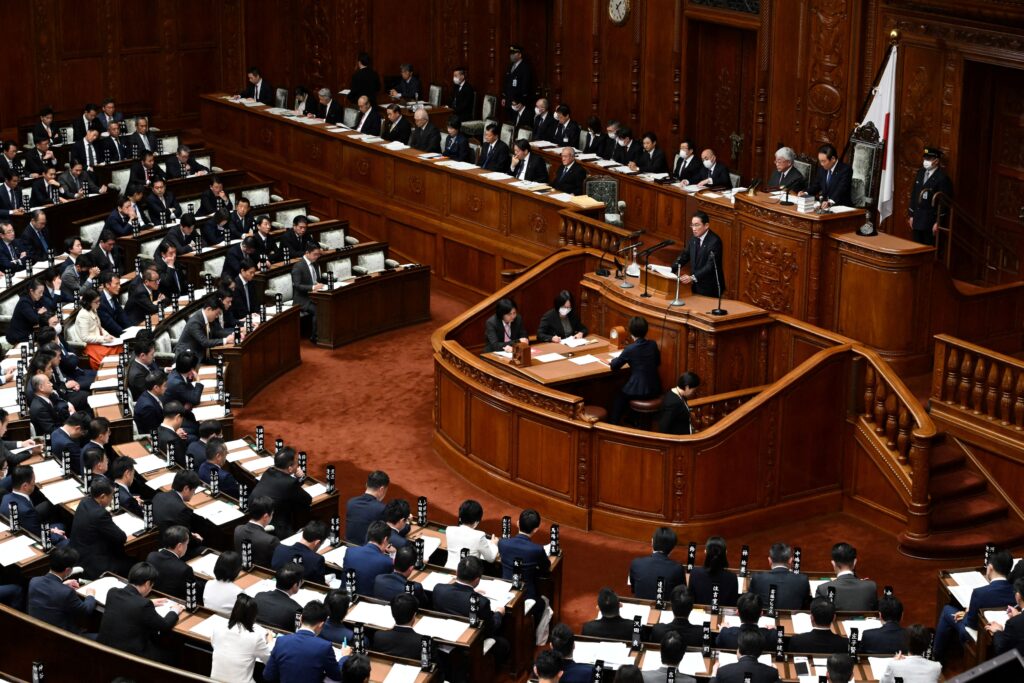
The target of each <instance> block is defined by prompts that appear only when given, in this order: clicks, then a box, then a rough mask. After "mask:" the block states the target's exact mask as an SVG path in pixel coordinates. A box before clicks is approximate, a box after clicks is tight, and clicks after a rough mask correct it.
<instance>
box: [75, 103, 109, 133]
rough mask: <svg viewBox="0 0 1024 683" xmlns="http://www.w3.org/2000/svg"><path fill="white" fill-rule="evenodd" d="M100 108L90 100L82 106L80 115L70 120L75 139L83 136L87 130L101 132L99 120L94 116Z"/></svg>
mask: <svg viewBox="0 0 1024 683" xmlns="http://www.w3.org/2000/svg"><path fill="white" fill-rule="evenodd" d="M99 112H100V108H99V107H97V106H96V105H95V104H93V103H92V102H90V103H88V104H86V105H85V106H84V107H83V108H82V115H81V116H80V117H79V118H77V119H75V120H74V121H73V122H72V125H71V128H72V130H73V131H74V134H75V140H76V141H77V140H81V139H82V138H84V137H85V135H86V133H88V132H89V131H96V132H97V133H102V132H103V130H102V129H101V128H100V123H99V121H97V120H96V117H97V116H98V115H99Z"/></svg>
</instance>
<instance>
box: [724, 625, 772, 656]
mask: <svg viewBox="0 0 1024 683" xmlns="http://www.w3.org/2000/svg"><path fill="white" fill-rule="evenodd" d="M744 631H759V632H760V633H761V637H762V638H764V649H765V652H773V651H774V650H775V643H776V641H777V639H778V635H777V634H776V632H775V629H774V628H760V627H758V625H757V624H740V625H739V626H729V627H727V628H723V629H722V630H720V631H719V632H718V638H717V639H716V640H715V647H716V648H718V649H719V650H735V649H736V647H737V646H738V644H739V639H740V633H743V632H744Z"/></svg>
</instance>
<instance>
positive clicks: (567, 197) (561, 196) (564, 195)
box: [548, 192, 572, 202]
mask: <svg viewBox="0 0 1024 683" xmlns="http://www.w3.org/2000/svg"><path fill="white" fill-rule="evenodd" d="M548 196H549V197H551V198H552V199H557V200H558V201H560V202H571V201H572V195H571V194H569V193H568V192H557V193H555V194H549V195H548Z"/></svg>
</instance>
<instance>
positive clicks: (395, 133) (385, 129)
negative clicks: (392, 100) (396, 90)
mask: <svg viewBox="0 0 1024 683" xmlns="http://www.w3.org/2000/svg"><path fill="white" fill-rule="evenodd" d="M384 117H385V118H386V119H387V121H386V122H382V124H381V132H380V136H381V137H382V138H384V139H385V140H387V141H388V142H401V143H402V144H403V145H405V144H408V142H409V136H411V135H412V126H410V125H409V122H408V121H406V120H405V117H404V116H402V110H401V109H400V108H399V106H398V105H397V104H389V105H388V108H387V110H386V111H385V113H384Z"/></svg>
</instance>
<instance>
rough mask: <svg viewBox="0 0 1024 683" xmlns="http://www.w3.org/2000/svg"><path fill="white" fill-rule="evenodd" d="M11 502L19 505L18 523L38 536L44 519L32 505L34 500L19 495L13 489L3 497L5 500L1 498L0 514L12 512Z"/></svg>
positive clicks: (6, 514) (5, 515)
mask: <svg viewBox="0 0 1024 683" xmlns="http://www.w3.org/2000/svg"><path fill="white" fill-rule="evenodd" d="M11 503H14V504H15V505H17V506H18V524H20V525H21V528H22V529H24V530H25V531H28V532H29V533H32V534H35V535H36V536H38V535H39V532H40V531H42V529H43V524H42V520H41V519H39V512H38V511H37V510H36V508H35V506H34V505H32V501H30V500H28V499H27V498H25V497H24V496H19V495H17V494H16V493H14V492H13V491H12V492H11V493H8V494H7V495H5V496H4V497H3V500H0V514H2V515H3V516H4V517H7V516H8V515H10V514H11V507H10V506H11Z"/></svg>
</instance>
